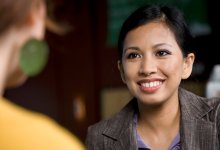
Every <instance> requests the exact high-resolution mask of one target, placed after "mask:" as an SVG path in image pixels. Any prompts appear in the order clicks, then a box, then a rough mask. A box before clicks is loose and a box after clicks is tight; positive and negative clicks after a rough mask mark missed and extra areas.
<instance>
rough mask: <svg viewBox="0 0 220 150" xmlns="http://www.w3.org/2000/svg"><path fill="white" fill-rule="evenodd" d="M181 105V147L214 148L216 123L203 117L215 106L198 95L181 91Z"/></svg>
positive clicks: (186, 148)
mask: <svg viewBox="0 0 220 150" xmlns="http://www.w3.org/2000/svg"><path fill="white" fill-rule="evenodd" d="M179 93H180V94H179V95H180V96H179V98H180V105H181V115H182V116H181V125H180V128H181V131H180V134H181V149H182V150H214V147H215V146H214V144H215V141H216V137H215V135H216V134H214V133H215V132H216V131H215V130H216V128H215V125H214V123H212V122H210V121H207V120H205V119H203V117H204V116H206V115H207V113H209V112H210V111H211V110H212V109H213V108H212V107H210V106H209V105H207V104H206V103H205V102H204V101H202V100H201V99H199V98H198V97H197V96H196V95H194V94H192V93H190V92H187V91H185V90H183V89H180V91H179Z"/></svg>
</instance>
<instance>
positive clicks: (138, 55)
mask: <svg viewBox="0 0 220 150" xmlns="http://www.w3.org/2000/svg"><path fill="white" fill-rule="evenodd" d="M140 57H141V55H140V54H137V53H130V54H128V55H127V58H128V59H134V58H140Z"/></svg>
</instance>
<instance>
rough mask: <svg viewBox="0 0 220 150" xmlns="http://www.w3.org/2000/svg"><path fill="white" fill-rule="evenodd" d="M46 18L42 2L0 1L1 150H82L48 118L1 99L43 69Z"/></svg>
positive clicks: (41, 0) (78, 141)
mask: <svg viewBox="0 0 220 150" xmlns="http://www.w3.org/2000/svg"><path fill="white" fill-rule="evenodd" d="M46 18H47V14H46V3H45V1H43V0H16V1H14V0H1V1H0V93H1V97H0V149H1V150H84V149H85V148H84V146H83V144H82V143H81V142H80V140H79V139H78V138H77V137H76V136H74V135H73V134H71V133H70V132H69V131H68V130H67V129H65V128H64V127H62V126H60V125H59V124H58V123H56V122H55V121H54V120H52V119H51V118H49V117H47V116H45V115H43V114H40V113H37V112H32V111H30V110H27V109H25V108H22V107H20V106H18V105H16V104H14V103H12V102H10V101H9V100H7V99H6V98H4V97H3V95H4V91H5V89H6V88H8V87H16V86H19V85H21V84H22V83H24V81H25V80H26V79H27V77H28V76H34V75H37V74H38V73H39V72H40V71H41V70H42V69H43V67H44V66H45V64H46V62H47V57H48V47H47V45H46V44H45V42H43V38H44V32H45V25H46V24H45V22H46ZM50 24H51V22H50ZM53 28H55V29H57V28H56V27H55V26H53ZM24 94H25V93H24Z"/></svg>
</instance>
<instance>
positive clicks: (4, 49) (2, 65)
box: [0, 33, 15, 96]
mask: <svg viewBox="0 0 220 150" xmlns="http://www.w3.org/2000/svg"><path fill="white" fill-rule="evenodd" d="M14 41H15V39H14V37H13V34H10V33H8V34H7V35H5V36H1V38H0V60H1V61H0V96H3V94H4V90H5V83H6V80H7V75H8V70H9V64H10V61H12V60H10V58H11V54H12V53H13V46H14V44H13V43H14Z"/></svg>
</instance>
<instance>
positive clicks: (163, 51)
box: [156, 50, 171, 56]
mask: <svg viewBox="0 0 220 150" xmlns="http://www.w3.org/2000/svg"><path fill="white" fill-rule="evenodd" d="M169 54H171V53H170V52H169V51H167V50H161V51H158V52H157V53H156V56H166V55H169Z"/></svg>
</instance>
